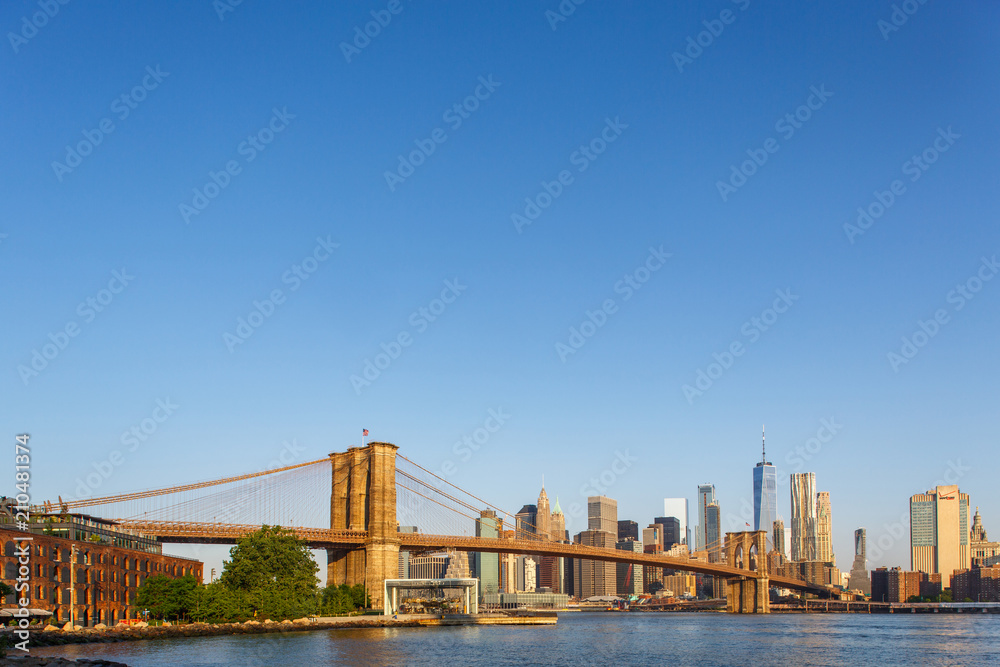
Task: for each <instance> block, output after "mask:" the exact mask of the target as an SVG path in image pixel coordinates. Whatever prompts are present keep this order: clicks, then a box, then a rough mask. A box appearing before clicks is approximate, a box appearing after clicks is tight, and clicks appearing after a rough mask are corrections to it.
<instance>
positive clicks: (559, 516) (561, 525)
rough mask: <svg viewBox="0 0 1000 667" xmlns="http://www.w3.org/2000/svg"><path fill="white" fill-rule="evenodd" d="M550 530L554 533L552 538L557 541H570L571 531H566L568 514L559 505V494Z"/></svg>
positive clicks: (553, 510) (553, 509)
mask: <svg viewBox="0 0 1000 667" xmlns="http://www.w3.org/2000/svg"><path fill="white" fill-rule="evenodd" d="M549 531H550V532H551V533H552V539H553V540H555V541H556V542H569V533H567V532H566V515H565V514H563V511H562V508H561V507H559V496H556V504H555V507H553V508H552V516H551V519H550V521H549Z"/></svg>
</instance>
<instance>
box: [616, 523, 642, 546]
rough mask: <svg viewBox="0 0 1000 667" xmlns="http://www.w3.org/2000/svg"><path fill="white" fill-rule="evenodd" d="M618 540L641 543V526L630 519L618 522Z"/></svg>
mask: <svg viewBox="0 0 1000 667" xmlns="http://www.w3.org/2000/svg"><path fill="white" fill-rule="evenodd" d="M618 539H619V540H635V541H636V542H638V541H639V524H637V523H636V522H635V521H629V520H628V519H625V520H622V521H619V522H618Z"/></svg>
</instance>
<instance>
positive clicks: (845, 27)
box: [0, 1, 1000, 569]
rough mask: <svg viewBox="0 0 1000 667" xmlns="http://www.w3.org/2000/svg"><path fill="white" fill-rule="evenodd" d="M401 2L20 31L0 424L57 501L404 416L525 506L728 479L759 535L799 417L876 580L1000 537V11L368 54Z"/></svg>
mask: <svg viewBox="0 0 1000 667" xmlns="http://www.w3.org/2000/svg"><path fill="white" fill-rule="evenodd" d="M385 7H386V4H385V3H375V4H364V5H350V6H337V7H303V6H282V7H278V6H255V5H253V4H250V3H242V4H241V5H238V6H236V7H233V8H232V11H226V12H224V13H222V14H221V15H219V14H217V10H216V9H214V8H213V6H212V4H211V3H204V5H198V6H182V7H170V8H167V7H161V6H156V5H153V6H145V5H143V6H124V7H114V8H110V7H93V6H88V5H85V4H83V3H79V4H78V3H69V4H67V5H60V6H59V11H58V14H57V15H55V16H54V17H52V18H51V19H50V20H49V21H48V22H47V24H46V25H45V26H43V27H41V28H39V29H37V31H36V32H35V33H34V34H32V35H31V36H30V37H22V38H21V39H22V41H18V40H14V41H13V42H12V41H11V40H10V38H8V39H7V40H5V42H6V46H4V50H3V55H2V56H0V58H2V60H3V65H4V68H5V74H6V75H5V76H4V77H3V79H2V80H0V92H2V93H3V99H5V100H6V101H7V104H6V106H5V109H6V114H5V119H6V122H5V124H4V130H3V134H4V137H5V139H6V146H7V154H8V155H9V156H10V157H9V159H7V160H5V161H4V162H3V163H2V167H0V169H2V171H0V174H2V177H3V182H4V183H5V184H6V186H7V188H6V190H5V193H6V197H5V201H6V203H7V208H6V215H5V216H4V220H3V221H0V277H2V287H0V295H2V299H3V303H4V305H5V306H6V312H7V316H8V320H9V322H10V324H9V326H8V327H7V328H6V329H5V332H6V333H7V335H6V336H5V337H4V343H3V345H2V347H0V369H2V370H3V373H2V376H0V392H2V393H0V396H2V397H3V399H4V400H3V404H4V406H5V409H4V410H3V411H2V412H0V415H2V416H0V422H2V423H3V425H4V428H5V429H6V430H7V431H8V432H9V433H12V434H13V433H21V432H28V433H31V435H32V443H33V444H34V446H35V449H34V452H35V459H34V463H33V465H34V468H33V475H34V476H33V492H34V494H35V495H36V497H37V498H38V499H43V498H44V499H51V500H55V499H56V497H57V496H58V495H62V496H64V497H67V496H70V497H72V496H73V495H75V494H76V493H77V488H78V486H79V485H78V480H85V479H86V476H87V475H88V474H91V473H93V472H94V471H95V470H100V469H108V468H106V466H107V465H110V469H109V470H110V473H109V475H108V476H106V477H104V476H102V477H101V479H100V483H99V484H98V485H96V486H94V487H93V488H88V489H87V491H88V492H90V493H93V494H95V495H105V494H112V493H118V492H123V491H131V490H134V489H139V488H153V487H159V486H167V485H170V484H176V483H180V482H184V481H190V480H200V479H213V478H217V477H221V476H224V475H227V474H235V473H238V472H242V471H253V470H259V469H262V468H265V467H269V466H271V465H272V464H275V463H277V464H286V463H295V462H303V461H308V460H312V459H316V458H321V457H323V456H326V454H327V453H329V452H331V451H340V450H342V449H343V448H345V447H348V446H352V445H354V444H359V439H360V433H361V429H362V428H367V429H370V431H371V437H372V438H376V439H379V440H385V441H390V442H394V443H395V444H397V445H399V446H400V447H401V451H402V452H403V453H404V454H405V455H406V456H408V457H410V458H412V459H413V460H416V461H420V462H421V463H422V464H423V465H425V466H427V467H428V468H430V469H432V470H435V471H438V470H443V469H444V466H446V465H450V466H451V467H450V468H449V469H450V470H452V471H453V472H450V473H448V475H447V477H448V479H449V481H452V482H454V483H456V484H458V485H460V486H463V487H465V488H471V489H475V490H476V491H477V493H479V494H480V495H481V497H483V498H486V499H488V500H490V501H491V502H498V503H501V504H503V505H504V506H505V507H506V509H509V510H512V511H516V509H517V507H518V506H520V504H521V503H523V502H525V501H526V500H528V499H533V498H535V497H536V496H537V492H538V487H539V482H540V478H541V475H543V474H544V475H545V480H546V488H547V489H548V493H549V494H550V496H551V497H552V499H553V501H554V500H555V497H556V496H559V498H560V502H561V506H562V507H563V509H564V511H566V515H567V524H568V525H567V528H568V529H569V530H570V531H571V532H574V533H575V532H577V531H579V530H582V529H583V528H585V527H586V526H585V522H586V513H585V510H584V512H583V513H582V514H580V515H579V516H573V515H571V513H570V510H569V508H570V507H571V506H572V505H573V503H578V504H580V505H582V506H583V507H585V506H586V496H587V495H591V494H590V493H589V491H590V489H591V482H590V480H591V479H597V480H598V482H599V483H600V484H601V487H602V488H597V489H593V490H594V491H598V492H600V493H602V494H605V495H608V496H609V497H612V498H615V499H616V500H617V501H618V510H619V515H620V516H621V517H623V518H631V519H634V520H636V521H638V522H639V523H640V524H643V522H648V521H650V520H652V518H653V517H655V516H659V515H660V508H661V507H662V503H663V499H664V498H680V497H683V498H687V499H688V500H689V506H690V507H691V508H692V515H693V514H694V511H693V510H694V508H696V507H697V503H696V495H695V494H696V487H697V485H698V484H701V483H705V482H708V483H711V484H714V486H715V489H716V498H717V500H718V503H719V505H720V507H721V518H722V524H723V529H724V530H728V529H731V528H732V521H731V520H730V517H734V518H735V519H737V520H738V521H739V526H742V525H743V523H744V519H743V517H744V516H746V517H748V518H746V519H745V521H747V522H749V523H751V524H752V523H753V514H752V506H753V496H752V480H751V473H750V469H751V468H752V467H753V465H754V464H755V463H756V462H757V461H758V460H759V459H758V457H759V450H758V446H759V442H758V441H757V437H758V433H759V432H758V429H759V428H760V424H761V423H766V424H767V426H768V428H767V431H768V459H769V460H770V461H772V462H773V463H774V464H775V466H776V467H777V502H778V507H777V515H778V516H779V517H781V518H783V519H784V521H785V525H786V530H789V531H790V509H789V488H788V477H789V475H790V474H791V473H796V472H798V473H801V472H814V473H816V483H817V488H818V489H821V490H823V491H828V492H829V493H830V499H831V504H832V507H833V531H834V533H833V550H834V552H835V553H836V554H837V555H838V565H839V566H840V567H841V568H842V569H847V568H849V567H850V562H849V560H848V559H849V555H850V554H852V553H853V535H854V530H855V529H856V528H861V527H864V528H866V530H867V539H868V545H869V547H868V551H869V567H870V568H874V567H877V566H880V565H888V566H892V565H904V566H905V565H906V564H907V563H908V562H909V555H908V551H909V547H908V542H907V539H905V538H904V539H900V540H896V541H895V542H894V543H893V545H892V546H891V547H890V548H889V549H886V550H885V554H884V556H883V558H881V559H876V558H873V557H872V553H873V551H874V549H873V545H876V544H877V540H878V538H879V537H880V535H881V534H883V533H885V532H886V529H885V528H884V526H886V525H893V524H896V523H898V522H899V521H900V518H901V517H903V516H905V515H906V514H907V512H908V499H909V498H910V496H912V495H913V494H917V493H923V492H925V491H927V490H928V489H931V488H933V487H935V486H936V485H938V484H950V483H956V484H958V485H959V486H960V487H961V488H962V491H963V492H964V493H968V494H969V495H970V498H971V504H972V505H974V506H975V505H978V506H981V507H982V508H983V511H984V520H985V522H986V523H987V525H988V526H990V527H992V526H994V525H995V521H994V517H995V516H996V515H997V511H996V508H998V507H1000V490H997V489H996V486H995V485H994V484H993V483H992V478H991V477H990V476H989V473H990V471H991V467H990V466H989V465H982V464H983V462H984V461H985V462H986V463H987V464H989V463H991V462H992V461H993V458H992V457H993V452H994V450H995V445H996V441H997V426H996V424H995V420H994V419H992V416H993V413H994V411H995V408H994V405H993V404H994V402H995V397H996V395H997V390H998V389H1000V386H998V380H997V378H998V377H1000V373H998V370H1000V361H998V358H997V355H996V353H995V350H994V349H993V346H992V344H991V340H990V336H989V335H988V332H992V331H994V330H995V329H996V326H997V324H998V322H1000V308H998V307H997V305H998V303H1000V283H998V282H997V281H992V280H991V279H992V277H993V274H994V273H995V272H996V270H997V266H996V260H995V259H994V257H995V256H996V255H997V254H998V253H1000V231H998V229H997V225H996V214H997V210H996V209H997V206H996V199H995V190H996V187H995V183H996V177H997V164H996V160H995V156H996V152H997V146H998V143H1000V133H998V129H997V125H996V122H995V119H994V118H993V116H994V112H993V110H994V109H995V108H996V103H997V101H998V91H997V89H996V86H995V85H991V82H992V81H993V79H994V76H993V71H994V70H995V65H996V62H997V55H998V53H997V48H996V45H995V40H994V39H993V38H992V32H993V31H992V28H993V27H994V26H995V25H996V21H997V19H998V18H1000V15H998V14H1000V8H997V7H996V6H994V5H989V4H985V5H981V6H979V5H977V6H974V8H973V6H963V7H960V8H950V7H948V6H945V5H934V4H933V3H928V4H925V5H921V6H920V8H919V10H918V11H917V13H916V14H914V15H913V16H911V17H909V19H908V20H907V21H906V23H905V24H904V25H902V26H900V27H899V29H898V30H891V31H889V32H888V33H886V32H885V31H884V29H882V28H880V23H879V22H880V21H886V20H890V17H891V14H892V3H876V4H875V5H869V4H865V3H848V4H845V5H838V6H826V7H820V8H808V9H807V8H804V7H790V8H783V10H782V13H780V14H778V13H777V12H776V11H775V10H773V9H768V8H765V7H763V6H760V5H758V4H757V3H751V2H749V1H741V2H719V3H716V4H713V5H702V6H698V7H694V6H692V7H665V6H638V7H633V8H630V10H629V11H628V12H624V11H619V10H617V9H616V8H614V7H603V6H599V5H597V4H591V3H585V4H583V5H580V6H577V7H576V10H575V11H574V12H573V13H572V15H570V16H565V17H563V18H565V21H563V20H559V19H552V18H551V16H548V15H547V14H546V12H547V11H556V10H557V7H555V3H552V6H550V5H549V4H546V5H545V6H544V7H543V6H531V7H524V6H516V7H496V6H489V5H477V6H474V7H473V6H462V5H458V6H449V7H447V8H443V7H435V6H421V5H418V4H413V3H403V4H401V5H400V7H401V10H400V11H399V12H398V13H395V14H392V15H391V20H390V21H389V22H388V23H387V24H386V25H385V26H384V27H383V28H382V29H381V30H380V32H379V33H378V35H377V36H375V37H372V38H370V39H369V40H368V43H366V44H364V45H363V46H357V45H354V44H355V39H356V37H355V28H356V27H359V26H364V25H365V24H366V23H367V22H370V21H372V20H373V18H372V16H373V14H372V13H371V12H376V13H378V12H381V11H383V10H385ZM35 11H37V3H35V2H22V1H19V2H12V3H6V4H5V5H4V6H3V7H2V8H0V23H2V25H3V26H5V27H6V30H5V31H4V33H5V34H6V33H7V32H8V31H10V32H11V33H13V34H18V31H19V30H21V25H22V24H21V20H22V17H23V16H26V15H30V14H31V13H32V12H35ZM723 11H729V12H731V16H732V17H733V20H732V21H731V22H725V23H722V22H721V21H722V19H720V15H721V12H723ZM380 16H381V15H380ZM727 16H729V15H727ZM716 22H720V23H716ZM720 26H722V27H721V28H720ZM818 26H822V29H821V30H820V29H819V28H818ZM292 27H294V29H292ZM704 31H710V32H712V31H714V32H718V33H719V34H717V35H713V34H709V38H710V39H708V40H704V39H703V40H702V41H708V45H707V46H701V47H699V48H697V49H692V48H691V47H690V46H689V42H688V40H689V39H691V40H692V41H694V40H696V39H698V36H699V34H700V33H702V32H704ZM109 35H115V36H116V37H115V39H110V38H109ZM432 35H439V36H441V37H442V38H440V39H438V38H434V39H431V36H432ZM117 36H122V37H120V38H119V37H117ZM139 36H141V38H140V37H139ZM431 42H433V44H431ZM695 43H696V44H697V42H695ZM344 44H346V45H347V48H344V47H343V46H342V45H344ZM352 45H354V46H353V50H352V48H351V47H352ZM355 51H356V53H355ZM696 52H697V53H696ZM695 53H696V55H692V54H695ZM675 54H679V55H680V56H681V57H680V58H678V57H677V56H676V55H675ZM685 58H686V59H688V60H690V62H687V61H685ZM802 109H804V111H801V110H802ZM789 117H790V119H789ZM105 121H107V122H105ZM428 142H429V143H428ZM81 144H83V148H82V150H81V149H80V146H81ZM88 144H89V145H90V147H89V149H88V148H87V146H88ZM415 151H416V152H417V155H418V157H417V158H416V159H411V158H412V156H413V155H414V152H415ZM928 151H932V152H931V153H928ZM84 153H85V154H84ZM74 154H75V157H74ZM928 155H933V156H934V160H933V162H931V160H930V159H929V158H928V157H927V156H928ZM420 156H422V157H420ZM747 161H750V164H749V166H748V167H746V168H744V165H746V164H747ZM416 162H420V164H416ZM564 172H565V175H563V174H564ZM747 172H752V173H750V174H749V175H747ZM387 174H388V176H387ZM741 174H742V177H741ZM896 181H899V184H900V185H899V186H894V183H895V182H896ZM720 184H721V185H720ZM532 207H535V208H532ZM859 207H860V208H861V209H862V210H861V212H859V210H858V209H859ZM880 210H881V212H879V211H880ZM193 211H197V213H194V212H193ZM876 214H877V215H876ZM865 216H868V218H866V217H865ZM868 219H871V222H868V221H867V220H868ZM845 226H846V227H845ZM71 332H75V333H71ZM904 339H905V340H904ZM237 341H238V342H237ZM46 346H50V347H48V348H47V347H46ZM380 355H384V356H380ZM352 378H359V379H360V380H362V381H360V382H359V381H356V380H354V379H352ZM686 388H688V389H686ZM115 452H118V454H119V457H114V456H113V455H114V453H115ZM115 461H118V462H115ZM527 461H530V467H529V468H528V470H527V471H525V468H524V466H525V462H527ZM890 464H891V466H890ZM886 469H891V470H892V471H893V472H892V474H891V475H877V474H876V471H879V472H880V471H882V470H886ZM619 471H620V472H619ZM605 473H607V474H606V475H605V478H606V479H611V478H613V480H612V481H611V483H609V484H606V485H605V484H604V483H603V482H601V476H602V474H605ZM949 476H951V477H952V478H955V479H950V478H949ZM585 487H586V490H585ZM746 503H748V504H749V506H750V512H749V513H747V514H745V513H744V508H745V507H746ZM699 523H700V521H696V520H694V517H693V516H692V517H691V522H690V525H689V526H688V527H689V528H690V529H692V530H693V528H694V526H695V525H697V524H699ZM992 529H993V530H997V528H992ZM178 552H179V550H178ZM222 552H223V553H224V549H223V550H222ZM208 560H210V559H209V558H208V557H206V561H208Z"/></svg>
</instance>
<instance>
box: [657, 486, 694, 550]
mask: <svg viewBox="0 0 1000 667" xmlns="http://www.w3.org/2000/svg"><path fill="white" fill-rule="evenodd" d="M663 516H672V517H674V518H676V519H677V520H678V521H680V524H681V541H682V542H683V543H684V544H686V545H688V548H690V547H691V546H693V545H692V543H691V524H689V523H688V518H689V517H688V500H687V498H664V499H663Z"/></svg>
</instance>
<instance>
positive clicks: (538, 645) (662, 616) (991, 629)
mask: <svg viewBox="0 0 1000 667" xmlns="http://www.w3.org/2000/svg"><path fill="white" fill-rule="evenodd" d="M31 654H32V655H38V656H41V655H58V656H62V657H67V658H98V657H100V658H106V659H109V660H116V661H119V662H124V663H126V664H128V665H130V666H131V667H147V666H153V665H157V666H159V665H204V666H206V667H207V666H218V667H223V666H227V667H228V666H236V665H239V666H240V667H245V666H250V665H259V666H268V667H270V666H276V667H280V666H285V665H288V666H291V665H296V666H297V665H310V666H318V665H444V664H453V665H483V666H484V667H485V666H487V665H490V666H492V665H525V664H534V665H598V664H600V665H638V664H671V665H679V666H685V665H781V666H782V667H789V666H792V665H808V666H812V665H831V666H834V665H835V666H837V667H840V666H841V665H878V666H879V667H885V666H887V665H1000V615H994V614H893V615H888V614H872V615H868V614H771V615H767V616H733V615H726V614H715V613H589V612H575V613H573V612H571V613H564V614H560V615H559V623H558V624H557V625H555V626H521V627H509V626H508V627H502V626H494V627H482V626H481V627H450V628H372V629H368V628H364V629H355V630H349V629H344V630H320V631H315V632H295V633H287V634H285V633H275V634H267V635H237V636H224V637H198V638H179V639H170V640H155V641H133V642H122V643H118V644H83V645H72V646H60V647H49V648H38V649H34V650H32V652H31Z"/></svg>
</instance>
